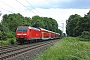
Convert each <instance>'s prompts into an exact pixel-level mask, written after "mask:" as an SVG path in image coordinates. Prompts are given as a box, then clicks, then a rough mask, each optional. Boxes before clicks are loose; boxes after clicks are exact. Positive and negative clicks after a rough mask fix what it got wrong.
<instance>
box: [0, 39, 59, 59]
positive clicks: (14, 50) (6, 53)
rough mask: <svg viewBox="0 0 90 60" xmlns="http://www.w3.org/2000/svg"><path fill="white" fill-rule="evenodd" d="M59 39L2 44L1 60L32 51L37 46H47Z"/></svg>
mask: <svg viewBox="0 0 90 60" xmlns="http://www.w3.org/2000/svg"><path fill="white" fill-rule="evenodd" d="M55 41H57V40H50V41H44V42H38V43H33V44H25V45H10V46H3V47H2V46H0V60H5V59H10V58H12V57H14V56H17V55H20V54H22V53H25V52H27V51H31V50H33V49H36V48H40V47H43V46H46V45H48V44H52V43H53V42H55Z"/></svg>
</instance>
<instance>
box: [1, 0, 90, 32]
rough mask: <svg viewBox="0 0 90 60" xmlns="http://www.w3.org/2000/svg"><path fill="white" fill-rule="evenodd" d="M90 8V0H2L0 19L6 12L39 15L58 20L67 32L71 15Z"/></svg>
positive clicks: (29, 15)
mask: <svg viewBox="0 0 90 60" xmlns="http://www.w3.org/2000/svg"><path fill="white" fill-rule="evenodd" d="M89 10H90V0H0V13H2V15H1V16H0V20H1V19H2V16H3V15H4V14H12V13H20V14H21V15H23V16H25V17H32V16H35V15H39V16H41V17H50V18H53V19H55V20H56V21H57V23H58V25H59V27H58V28H59V29H61V30H63V32H65V30H66V28H65V27H66V20H67V19H68V18H69V16H70V15H74V14H78V15H80V16H82V17H83V16H84V15H85V14H86V13H88V11H89Z"/></svg>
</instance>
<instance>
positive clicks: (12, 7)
mask: <svg viewBox="0 0 90 60" xmlns="http://www.w3.org/2000/svg"><path fill="white" fill-rule="evenodd" d="M0 2H2V3H3V4H5V5H6V6H8V7H10V8H12V9H13V10H16V9H15V8H13V7H11V6H9V5H8V4H6V3H4V2H3V1H1V0H0ZM16 11H18V10H16ZM18 12H19V11H18Z"/></svg>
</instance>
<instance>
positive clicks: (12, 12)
mask: <svg viewBox="0 0 90 60" xmlns="http://www.w3.org/2000/svg"><path fill="white" fill-rule="evenodd" d="M0 8H1V7H0ZM1 9H3V10H5V11H8V12H10V13H13V12H11V11H9V10H6V9H4V8H1Z"/></svg>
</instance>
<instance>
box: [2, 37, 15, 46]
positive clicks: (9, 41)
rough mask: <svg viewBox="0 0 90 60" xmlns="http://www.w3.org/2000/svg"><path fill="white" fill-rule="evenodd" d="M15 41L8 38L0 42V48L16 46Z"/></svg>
mask: <svg viewBox="0 0 90 60" xmlns="http://www.w3.org/2000/svg"><path fill="white" fill-rule="evenodd" d="M16 43H17V42H16V39H15V38H8V39H7V40H5V41H4V40H0V46H1V45H2V46H3V45H10V44H16Z"/></svg>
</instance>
